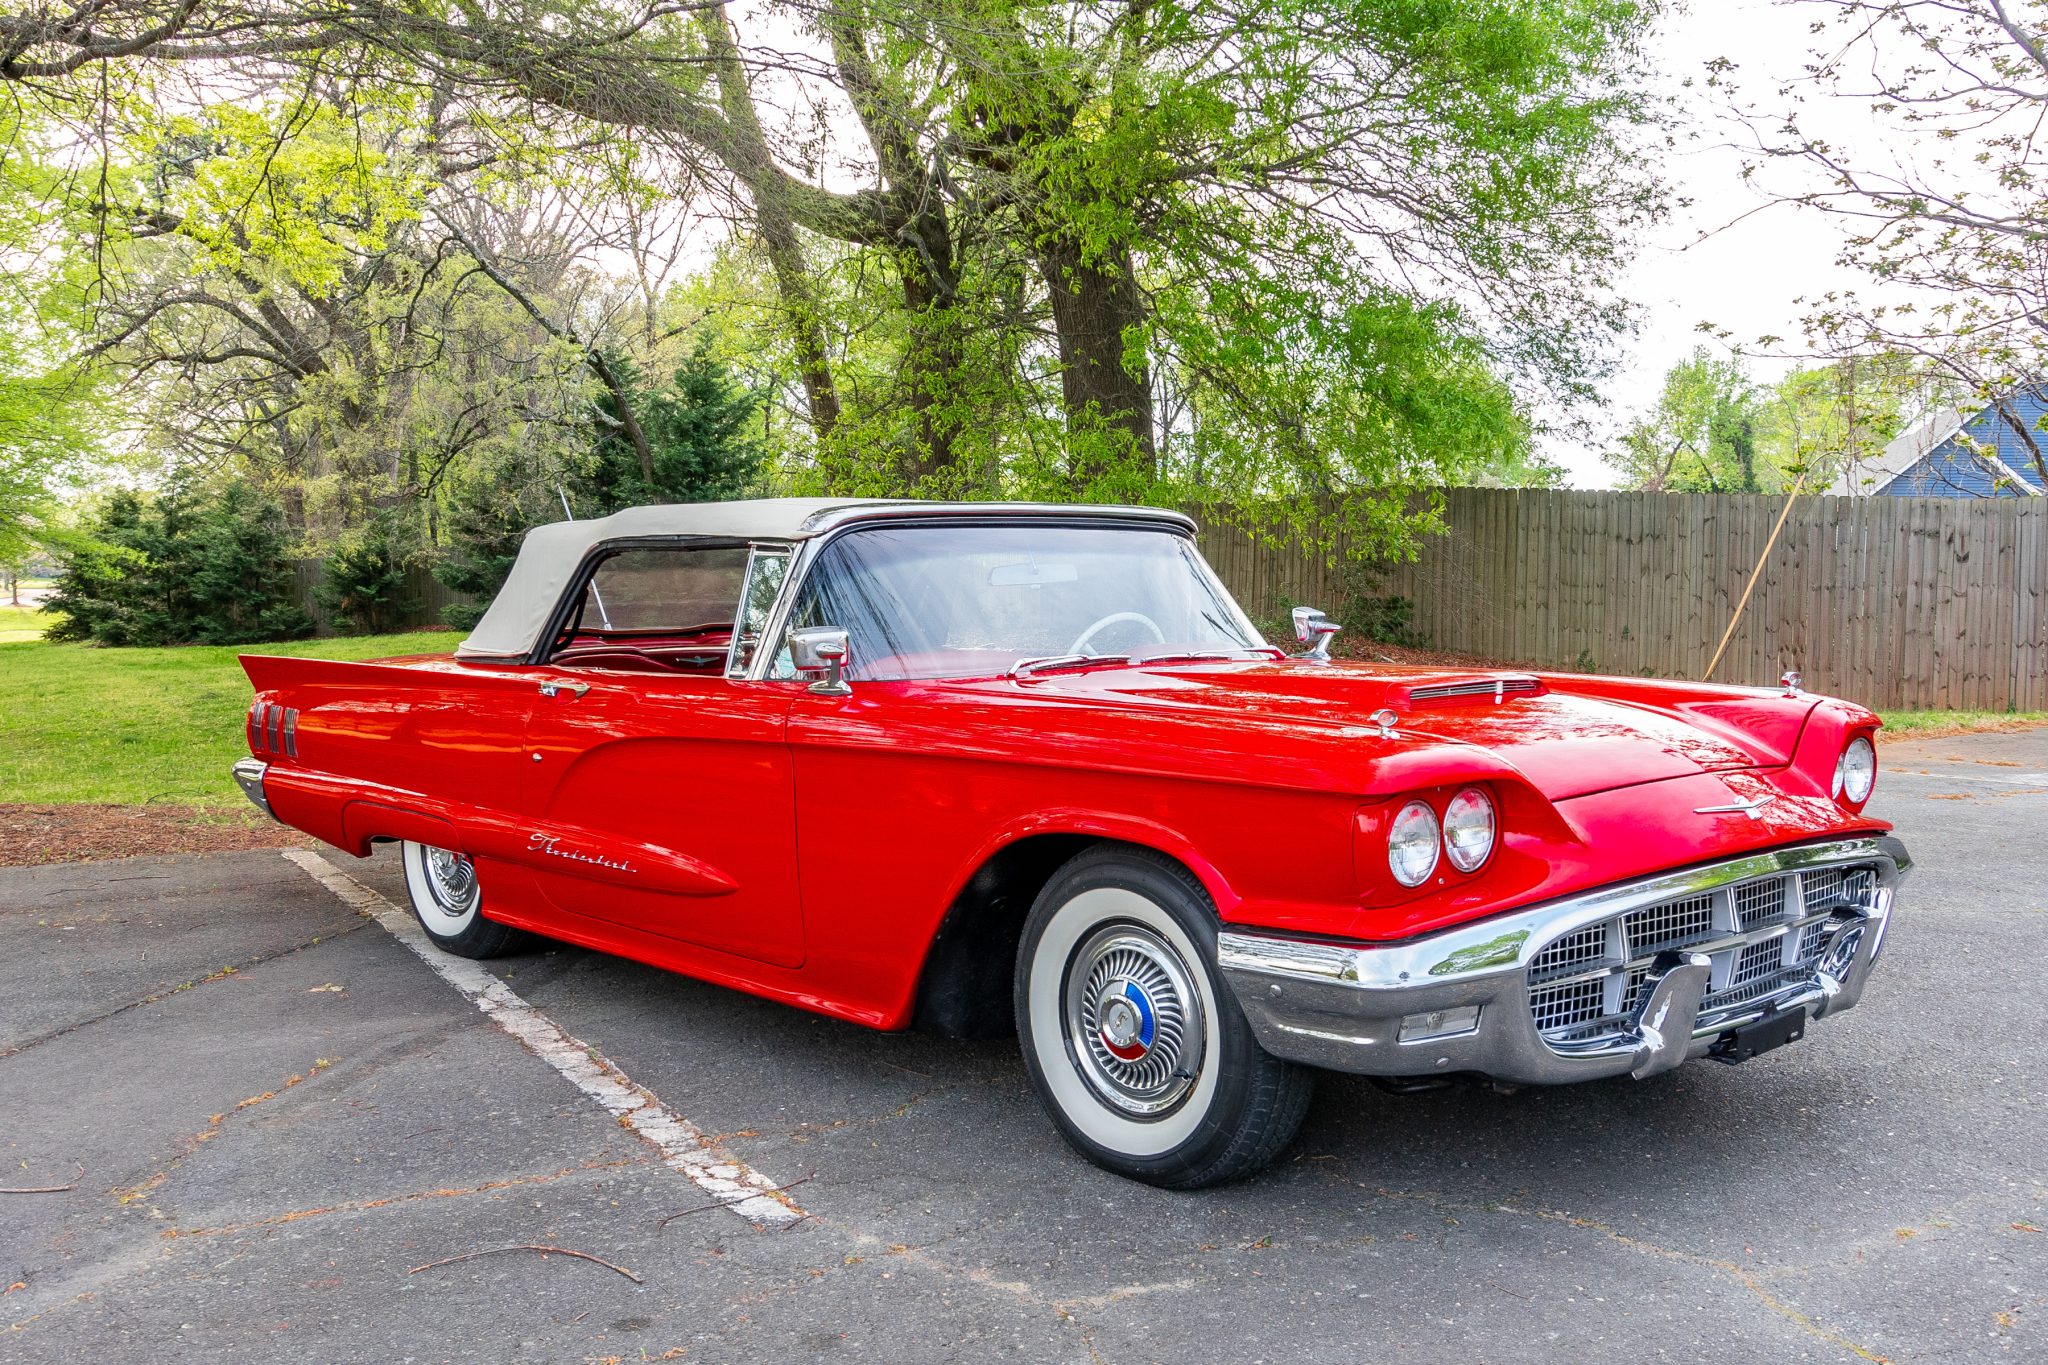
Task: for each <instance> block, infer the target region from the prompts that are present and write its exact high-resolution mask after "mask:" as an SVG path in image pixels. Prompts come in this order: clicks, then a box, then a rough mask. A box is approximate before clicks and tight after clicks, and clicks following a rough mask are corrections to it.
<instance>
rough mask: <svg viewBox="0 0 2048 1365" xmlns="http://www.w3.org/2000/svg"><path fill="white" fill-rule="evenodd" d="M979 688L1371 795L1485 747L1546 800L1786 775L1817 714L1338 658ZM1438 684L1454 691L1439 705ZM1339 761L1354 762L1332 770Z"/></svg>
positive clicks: (1118, 671)
mask: <svg viewBox="0 0 2048 1365" xmlns="http://www.w3.org/2000/svg"><path fill="white" fill-rule="evenodd" d="M1494 683H1499V684H1500V685H1501V688H1500V691H1499V692H1498V693H1496V692H1495V690H1494V688H1493V687H1492V686H1491V685H1492V684H1494ZM977 687H978V688H995V687H1002V688H1008V689H1014V690H1015V692H1016V693H1017V694H1020V697H1029V698H1032V699H1035V700H1036V701H1037V702H1039V703H1041V704H1046V705H1052V706H1056V707H1059V708H1061V709H1064V708H1065V707H1068V706H1073V707H1081V708H1086V709H1088V710H1095V711H1109V712H1113V713H1116V714H1117V715H1118V717H1119V722H1120V723H1121V724H1123V725H1126V726H1136V727H1138V728H1137V730H1127V731H1126V733H1127V734H1128V736H1129V737H1130V738H1132V739H1138V738H1140V737H1141V736H1140V733H1139V732H1140V731H1142V730H1143V729H1144V728H1145V724H1146V721H1147V720H1153V721H1157V722H1159V723H1160V724H1161V725H1162V726H1163V727H1165V729H1166V732H1167V733H1168V734H1173V735H1178V736H1179V737H1180V738H1181V740H1182V741H1185V740H1186V739H1187V738H1188V735H1189V726H1190V724H1191V723H1192V724H1195V725H1200V726H1202V727H1203V728H1205V729H1206V728H1208V727H1210V726H1214V727H1225V728H1234V729H1236V730H1238V731H1241V732H1245V734H1246V738H1247V746H1246V747H1247V750H1248V752H1247V757H1250V752H1249V751H1252V750H1257V751H1259V752H1261V753H1262V754H1264V755H1266V756H1271V757H1285V756H1286V755H1287V754H1288V753H1290V752H1292V753H1293V754H1294V755H1295V756H1296V757H1297V758H1298V759H1300V760H1301V761H1305V762H1308V763H1309V764H1310V765H1311V766H1312V767H1314V768H1316V769H1319V770H1322V771H1323V773H1324V774H1325V775H1326V776H1331V777H1335V776H1337V775H1338V774H1337V773H1336V772H1332V771H1330V769H1331V768H1333V767H1338V768H1342V769H1348V770H1349V772H1350V773H1351V774H1352V775H1353V776H1354V777H1355V779H1356V782H1357V785H1358V789H1360V790H1361V791H1367V792H1370V791H1373V790H1377V789H1380V788H1386V789H1388V790H1398V789H1401V788H1402V787H1405V786H1409V785H1415V784H1417V783H1419V782H1421V781H1424V780H1426V779H1427V777H1428V769H1429V767H1430V766H1431V763H1430V762H1428V761H1426V760H1425V756H1427V759H1429V760H1434V762H1435V764H1436V765H1437V766H1441V765H1442V764H1443V763H1444V762H1445V761H1446V760H1450V761H1451V762H1452V763H1453V766H1460V767H1463V766H1466V764H1459V763H1456V759H1457V758H1458V757H1459V753H1458V751H1464V757H1465V758H1466V759H1467V760H1468V762H1472V761H1476V760H1477V759H1478V757H1479V755H1478V754H1477V753H1475V752H1473V751H1483V753H1484V754H1485V755H1486V756H1487V762H1486V763H1484V764H1480V765H1478V766H1479V767H1489V766H1493V765H1494V764H1496V763H1497V764H1504V765H1506V766H1508V767H1510V768H1512V769H1514V770H1515V771H1516V772H1518V773H1520V774H1521V776H1522V777H1523V778H1524V779H1525V780H1526V781H1527V782H1528V783H1529V785H1530V786H1532V787H1534V788H1535V789H1536V790H1537V791H1539V792H1541V793H1542V794H1543V795H1544V796H1546V797H1548V798H1549V799H1550V800H1552V801H1561V800H1566V799H1568V798H1570V797H1574V796H1584V795H1588V794H1591V793H1593V792H1600V791H1609V790H1612V789H1614V788H1617V787H1627V786H1633V785H1636V784H1639V783H1644V782H1657V781H1663V780H1666V779H1670V778H1677V777H1690V776H1694V775H1697V774H1699V773H1714V772H1728V771H1733V770H1738V769H1751V768H1765V767H1774V766H1780V765H1783V764H1785V763H1787V762H1788V761H1789V760H1790V757H1791V753H1792V750H1793V747H1794V745H1795V744H1796V742H1797V739H1798V734H1799V728H1800V725H1801V724H1802V723H1803V720H1804V717H1805V715H1806V712H1807V711H1808V710H1810V709H1811V706H1812V704H1813V699H1812V698H1810V697H1798V698H1786V697H1780V696H1776V695H1773V694H1769V693H1761V692H1757V691H1753V690H1746V689H1732V688H1701V687H1700V686H1698V685H1696V684H1687V685H1676V684H1670V683H1656V682H1650V681H1638V680H1635V679H1619V678H1578V677H1573V676H1569V675H1545V676H1543V677H1541V678H1538V677H1536V676H1534V675H1531V674H1527V673H1514V672H1496V671H1473V670H1459V671H1455V672H1448V671H1443V670H1432V669H1414V668H1392V667H1378V666H1373V665H1369V664H1363V663H1353V662H1348V661H1338V662H1334V663H1330V664H1327V665H1315V664H1305V663H1297V662H1293V661H1287V662H1274V663H1270V664H1268V663H1236V664H1206V665H1190V666H1184V667H1175V666H1158V665H1155V666H1145V667H1124V668H1115V667H1109V668H1093V669H1086V670H1078V671H1074V672H1068V673H1050V674H1041V675H1037V676H1034V677H1031V678H1029V679H1028V680H1026V681H1023V682H1005V683H1000V684H997V683H987V684H979V685H977ZM1515 688H1521V689H1523V690H1520V691H1517V690H1513V689H1515ZM1446 689H1449V690H1451V691H1452V695H1451V696H1448V697H1443V696H1440V695H1436V694H1439V693H1441V692H1443V691H1444V690H1446ZM1382 709H1387V710H1391V711H1393V712H1394V720H1393V725H1394V729H1395V733H1396V738H1395V739H1394V740H1392V741H1389V740H1388V739H1387V738H1385V737H1384V736H1383V735H1382V734H1381V731H1380V727H1379V726H1378V725H1377V724H1376V723H1375V722H1374V720H1373V719H1372V717H1373V715H1374V713H1375V712H1379V711H1381V710H1382ZM1042 719H1043V718H1042ZM1209 752H1212V753H1214V752H1216V750H1215V749H1213V748H1212V749H1210V750H1209ZM1345 755H1349V756H1352V758H1353V760H1354V761H1352V762H1350V763H1341V762H1340V761H1339V760H1340V756H1345ZM1311 756H1312V757H1311ZM1357 760H1364V764H1363V766H1361V764H1360V763H1359V762H1358V761H1357Z"/></svg>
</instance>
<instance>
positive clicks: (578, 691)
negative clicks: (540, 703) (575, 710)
mask: <svg viewBox="0 0 2048 1365" xmlns="http://www.w3.org/2000/svg"><path fill="white" fill-rule="evenodd" d="M589 690H590V684H589V683H586V682H573V683H572V682H544V683H542V684H541V685H540V694H541V695H542V696H543V697H559V696H561V695H563V694H564V693H567V694H568V696H569V699H570V700H571V701H574V700H577V699H578V698H580V697H582V695H583V694H584V693H585V692H588V691H589Z"/></svg>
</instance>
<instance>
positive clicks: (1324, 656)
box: [1293, 607, 1344, 664]
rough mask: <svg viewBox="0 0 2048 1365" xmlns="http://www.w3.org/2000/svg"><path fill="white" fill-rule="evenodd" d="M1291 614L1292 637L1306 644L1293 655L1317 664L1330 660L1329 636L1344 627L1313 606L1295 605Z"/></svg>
mask: <svg viewBox="0 0 2048 1365" xmlns="http://www.w3.org/2000/svg"><path fill="white" fill-rule="evenodd" d="M1293 615H1294V638H1295V639H1297V640H1299V641H1301V642H1302V643H1303V644H1305V645H1307V646H1308V648H1307V649H1305V650H1303V651H1302V652H1301V653H1299V654H1297V655H1295V656H1294V657H1295V658H1297V659H1307V660H1310V661H1312V662H1314V663H1319V664H1326V663H1328V662H1330V637H1331V636H1332V635H1335V634H1336V633H1337V632H1338V631H1340V630H1342V629H1344V627H1342V626H1340V625H1338V624H1337V623H1336V622H1335V621H1332V620H1331V619H1330V618H1329V617H1327V616H1325V615H1324V614H1323V613H1322V612H1319V611H1317V610H1316V609H1315V608H1314V607H1296V608H1295V609H1294V613H1293Z"/></svg>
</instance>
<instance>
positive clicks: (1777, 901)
mask: <svg viewBox="0 0 2048 1365" xmlns="http://www.w3.org/2000/svg"><path fill="white" fill-rule="evenodd" d="M1791 880H1792V879H1791V878H1790V877H1768V878H1766V879H1764V880H1763V881H1760V882H1744V883H1743V884H1742V885H1741V886H1738V887H1736V888H1735V917H1736V919H1737V920H1738V921H1740V923H1741V925H1742V927H1743V928H1745V929H1754V928H1756V927H1757V926H1758V925H1760V924H1768V923H1771V922H1773V921H1775V920H1776V919H1777V918H1778V917H1779V916H1781V915H1783V914H1784V913H1785V892H1786V891H1787V890H1788V889H1790V888H1788V887H1787V886H1786V883H1787V882H1789V881H1791Z"/></svg>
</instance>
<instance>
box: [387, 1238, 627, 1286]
mask: <svg viewBox="0 0 2048 1365" xmlns="http://www.w3.org/2000/svg"><path fill="white" fill-rule="evenodd" d="M501 1251H537V1252H539V1253H540V1254H541V1255H543V1256H574V1257H575V1258H576V1259H577V1260H579V1261H590V1262H593V1263H594V1264H597V1265H601V1266H603V1267H604V1268H605V1269H606V1270H616V1271H618V1272H619V1274H621V1275H624V1276H625V1277H626V1278H627V1279H629V1280H631V1281H632V1282H633V1283H634V1284H645V1283H647V1282H646V1281H645V1280H643V1279H641V1278H640V1277H639V1276H638V1275H635V1274H634V1273H633V1272H632V1271H630V1270H628V1269H626V1268H625V1267H624V1266H622V1265H613V1264H612V1263H611V1262H610V1261H607V1260H605V1259H604V1258H603V1257H602V1256H593V1255H591V1254H590V1253H589V1252H587V1251H571V1250H569V1248H567V1247H544V1246H534V1245H531V1244H521V1245H519V1246H509V1247H485V1248H484V1249H483V1250H482V1251H469V1252H464V1253H463V1254H462V1255H460V1256H450V1257H449V1258H448V1259H447V1260H445V1261H428V1262H427V1263H426V1264H425V1265H416V1266H414V1267H413V1268H412V1269H411V1270H408V1271H406V1272H405V1273H406V1274H408V1275H417V1274H419V1273H420V1272H421V1271H422V1270H432V1269H433V1268H434V1267H435V1266H440V1265H454V1264H455V1263H456V1262H457V1261H474V1260H475V1259H476V1258H477V1257H479V1256H495V1255H497V1254H498V1253H499V1252H501Z"/></svg>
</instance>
